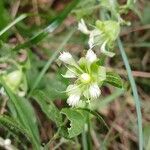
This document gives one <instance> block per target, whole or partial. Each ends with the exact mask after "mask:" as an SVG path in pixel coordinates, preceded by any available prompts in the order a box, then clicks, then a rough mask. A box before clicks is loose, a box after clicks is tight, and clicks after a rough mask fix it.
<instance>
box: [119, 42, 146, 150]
mask: <svg viewBox="0 0 150 150" xmlns="http://www.w3.org/2000/svg"><path fill="white" fill-rule="evenodd" d="M117 42H118V47H119V50H120V52H121V56H122V59H123V61H124V64H125V67H126V70H127V74H128V78H129V81H130V84H131V88H132V92H133V96H134V101H135V104H136V112H137V121H138V132H139V149H140V150H142V149H143V129H142V114H141V106H140V99H139V95H138V92H137V87H136V84H135V81H134V78H133V76H132V72H131V67H130V65H129V61H128V58H127V55H126V53H125V50H124V48H123V46H122V43H121V40H120V39H118V41H117Z"/></svg>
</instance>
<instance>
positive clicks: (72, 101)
mask: <svg viewBox="0 0 150 150" xmlns="http://www.w3.org/2000/svg"><path fill="white" fill-rule="evenodd" d="M79 101H80V94H72V95H70V96H69V98H68V99H67V103H68V104H69V106H77V105H78V103H79Z"/></svg>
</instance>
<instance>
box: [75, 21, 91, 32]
mask: <svg viewBox="0 0 150 150" xmlns="http://www.w3.org/2000/svg"><path fill="white" fill-rule="evenodd" d="M78 30H80V31H81V32H83V33H84V34H89V33H90V31H89V30H88V29H87V26H86V24H85V22H84V20H83V19H81V21H80V22H79V23H78Z"/></svg>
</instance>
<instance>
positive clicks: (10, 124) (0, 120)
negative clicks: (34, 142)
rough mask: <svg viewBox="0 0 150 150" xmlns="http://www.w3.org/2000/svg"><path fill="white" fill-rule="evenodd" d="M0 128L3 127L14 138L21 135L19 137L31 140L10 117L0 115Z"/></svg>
mask: <svg viewBox="0 0 150 150" xmlns="http://www.w3.org/2000/svg"><path fill="white" fill-rule="evenodd" d="M0 126H3V127H4V128H6V129H7V130H9V131H10V132H11V133H13V135H15V137H16V136H17V135H18V134H19V133H21V136H24V137H26V139H28V140H29V139H31V136H30V134H29V133H28V131H27V130H26V129H24V128H23V127H22V126H21V125H20V124H19V123H18V122H16V120H15V119H13V118H12V117H9V116H6V115H1V116H0Z"/></svg>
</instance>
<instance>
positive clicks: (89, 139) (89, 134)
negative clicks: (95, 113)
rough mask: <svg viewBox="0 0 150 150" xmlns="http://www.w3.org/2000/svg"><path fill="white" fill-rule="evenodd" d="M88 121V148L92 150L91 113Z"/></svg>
mask: <svg viewBox="0 0 150 150" xmlns="http://www.w3.org/2000/svg"><path fill="white" fill-rule="evenodd" d="M87 123H88V134H87V136H88V137H87V144H88V150H92V142H91V125H90V114H89V117H88V120H87Z"/></svg>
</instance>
